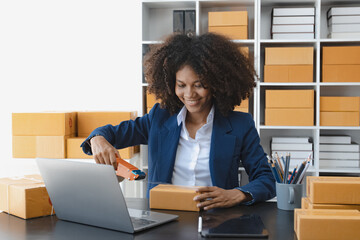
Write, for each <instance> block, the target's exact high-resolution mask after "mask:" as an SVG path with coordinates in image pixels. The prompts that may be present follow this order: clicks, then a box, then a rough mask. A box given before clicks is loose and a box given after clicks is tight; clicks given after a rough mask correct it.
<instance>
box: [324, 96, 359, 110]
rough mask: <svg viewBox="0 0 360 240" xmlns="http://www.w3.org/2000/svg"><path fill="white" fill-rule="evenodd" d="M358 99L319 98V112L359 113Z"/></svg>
mask: <svg viewBox="0 0 360 240" xmlns="http://www.w3.org/2000/svg"><path fill="white" fill-rule="evenodd" d="M359 111H360V97H345V96H344V97H335V96H334V97H320V112H359Z"/></svg>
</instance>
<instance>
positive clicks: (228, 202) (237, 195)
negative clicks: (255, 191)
mask: <svg viewBox="0 0 360 240" xmlns="http://www.w3.org/2000/svg"><path fill="white" fill-rule="evenodd" d="M198 192H200V193H201V194H200V195H198V196H196V197H195V198H194V200H195V201H199V203H198V204H197V207H199V208H204V210H209V209H212V208H217V207H232V206H234V205H236V204H238V203H240V202H241V201H243V200H244V196H243V195H244V193H242V192H241V191H240V190H238V189H230V190H225V189H222V188H219V187H205V188H200V189H199V190H198Z"/></svg>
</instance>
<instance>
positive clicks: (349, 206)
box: [301, 197, 360, 211]
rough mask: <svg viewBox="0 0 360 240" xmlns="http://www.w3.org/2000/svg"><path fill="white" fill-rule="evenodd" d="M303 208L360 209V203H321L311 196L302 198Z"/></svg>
mask: <svg viewBox="0 0 360 240" xmlns="http://www.w3.org/2000/svg"><path fill="white" fill-rule="evenodd" d="M301 208H303V209H354V210H359V211H360V204H358V205H356V204H321V203H312V202H311V201H310V199H309V198H307V197H303V198H301Z"/></svg>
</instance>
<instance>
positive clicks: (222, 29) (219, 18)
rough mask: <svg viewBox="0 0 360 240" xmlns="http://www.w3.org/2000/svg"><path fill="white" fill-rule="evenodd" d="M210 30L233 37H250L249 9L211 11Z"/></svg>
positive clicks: (209, 15)
mask: <svg viewBox="0 0 360 240" xmlns="http://www.w3.org/2000/svg"><path fill="white" fill-rule="evenodd" d="M208 30H209V32H214V33H218V34H223V35H225V36H227V37H229V38H231V39H248V13H247V11H227V12H209V13H208Z"/></svg>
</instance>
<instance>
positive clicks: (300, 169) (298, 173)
mask: <svg viewBox="0 0 360 240" xmlns="http://www.w3.org/2000/svg"><path fill="white" fill-rule="evenodd" d="M305 164H306V160H305V161H303V162H302V163H301V165H300V167H299V171H298V172H297V173H296V175H295V177H294V180H293V183H294V184H296V183H297V181H298V180H299V178H300V176H301V174H302V172H303V171H304V168H305Z"/></svg>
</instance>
